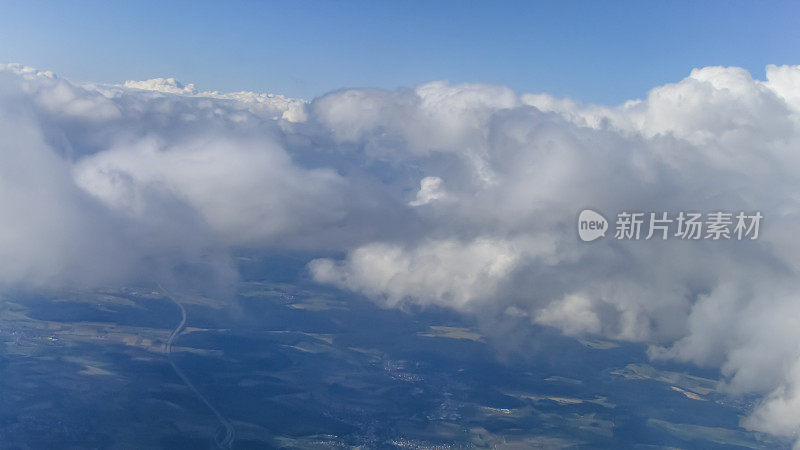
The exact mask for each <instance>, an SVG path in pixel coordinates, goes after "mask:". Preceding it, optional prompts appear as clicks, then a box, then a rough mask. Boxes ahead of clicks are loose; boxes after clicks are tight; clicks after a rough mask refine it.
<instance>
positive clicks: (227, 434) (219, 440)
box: [158, 283, 236, 449]
mask: <svg viewBox="0 0 800 450" xmlns="http://www.w3.org/2000/svg"><path fill="white" fill-rule="evenodd" d="M158 288H159V289H161V292H163V293H164V296H166V297H167V298H168V299H170V300H171V301H172V302H173V303H175V304H176V305H177V306H178V308H180V310H181V321H180V323H179V324H178V326H177V327H175V329H174V330H172V334H170V335H169V339H167V358H168V359H169V363H170V365H171V366H172V369H173V370H174V371H175V373H176V374H177V375H178V377H180V379H181V380H182V381H183V383H184V384H185V385H186V386H187V387H189V389H191V390H192V392H194V394H195V396H197V398H198V399H200V401H202V402H203V404H205V405H206V406H207V407H208V409H209V410H211V412H212V413H214V416H215V417H216V418H217V420H218V421H219V423H220V426H221V427H222V431H223V433H219V432H217V433H215V435H214V443H215V444H216V445H217V448H222V449H229V448H231V447H232V446H233V441H234V440H235V439H236V430H235V429H234V428H233V425H231V423H230V421H228V419H226V418H225V417H224V416H223V415H222V414H220V412H219V411H217V408H215V407H214V405H212V404H211V402H209V401H208V399H207V398H206V396H205V395H203V394H202V393H201V392H200V391H199V390H198V389H197V388H196V387H195V385H194V384H193V383H192V381H191V380H189V377H187V376H186V374H184V373H183V371H182V370H181V368H180V367H178V365H177V364H176V363H175V358H174V357H173V354H172V344H173V343H174V342H175V340H176V339H177V338H178V336H179V335H180V334H181V332H182V331H183V329H184V328H186V308H184V307H183V305H182V304H181V302H179V301H178V300H177V299H175V296H173V295H172V294H171V293H170V292H169V291H168V290H166V289H164V287H163V286H161V283H158Z"/></svg>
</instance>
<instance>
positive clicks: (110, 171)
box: [0, 65, 800, 435]
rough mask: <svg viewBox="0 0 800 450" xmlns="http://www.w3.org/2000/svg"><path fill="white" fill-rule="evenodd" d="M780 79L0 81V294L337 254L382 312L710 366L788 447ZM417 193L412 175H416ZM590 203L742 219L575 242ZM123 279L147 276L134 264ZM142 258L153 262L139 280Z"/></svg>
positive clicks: (796, 135)
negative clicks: (555, 335) (311, 84)
mask: <svg viewBox="0 0 800 450" xmlns="http://www.w3.org/2000/svg"><path fill="white" fill-rule="evenodd" d="M798 86H800V66H769V67H768V68H767V80H766V81H760V80H754V79H753V78H752V77H751V76H750V74H748V73H747V72H746V71H744V70H742V69H738V68H721V67H708V68H703V69H696V70H693V71H692V72H691V74H689V76H688V77H687V78H685V79H683V80H680V81H677V82H675V83H671V84H667V85H664V86H659V87H656V88H654V89H653V90H651V91H650V93H649V94H648V96H647V97H646V98H644V99H636V100H631V101H629V102H626V103H625V104H622V105H620V106H617V107H601V106H593V105H583V104H580V103H579V102H576V101H573V100H569V99H557V98H554V97H552V96H548V95H546V94H535V95H534V94H526V95H521V96H518V95H516V94H515V93H513V92H512V91H510V90H508V89H506V88H503V87H494V86H482V85H451V84H449V83H445V82H434V83H428V84H425V85H422V86H419V87H417V88H415V89H400V90H398V91H394V92H388V91H381V90H352V89H351V90H342V91H336V92H332V93H330V94H328V95H325V96H323V97H321V98H318V99H315V100H314V101H313V102H311V103H306V102H304V101H301V100H295V99H288V98H285V97H282V96H278V95H269V94H257V93H248V92H239V93H218V92H199V91H197V90H196V89H195V88H194V86H192V85H182V84H179V83H178V82H176V81H174V80H170V79H156V80H149V81H147V82H129V83H126V84H125V85H123V86H110V85H91V84H75V83H70V82H69V81H67V80H63V79H60V78H58V77H56V76H54V75H53V74H51V73H48V72H40V71H36V70H33V69H30V68H25V67H21V66H15V65H10V66H3V67H0V163H1V164H0V212H2V222H0V256H2V258H0V285H2V286H4V287H5V286H17V285H27V286H36V287H58V286H62V285H64V284H69V283H112V282H124V281H125V280H130V279H133V278H135V277H141V276H150V275H153V274H154V271H159V270H163V268H164V267H168V266H169V265H170V264H172V263H176V262H178V261H187V260H192V259H196V258H202V257H205V256H204V255H209V254H211V255H213V257H214V258H216V260H217V262H218V264H217V266H218V267H223V268H224V267H226V261H227V260H226V255H227V253H228V252H229V251H230V249H231V248H241V247H247V248H250V247H257V248H260V249H265V248H266V249H269V248H278V247H279V248H282V249H289V250H304V251H310V252H312V253H313V252H320V254H322V252H326V253H325V254H330V253H327V252H329V251H331V250H333V251H339V252H343V254H345V255H346V256H345V257H344V258H343V259H342V260H335V259H330V258H323V259H317V260H315V261H313V262H312V263H311V264H310V266H309V268H310V270H311V272H312V274H313V275H314V276H315V277H316V279H317V280H318V281H320V282H325V283H332V284H334V285H337V286H340V287H342V288H345V289H351V290H354V291H358V292H361V293H364V294H365V295H368V296H370V297H372V298H374V299H375V300H376V301H379V302H381V303H382V304H385V305H388V306H398V307H402V306H403V305H405V304H409V303H413V304H422V305H425V304H436V305H440V306H446V307H451V308H455V309H459V310H464V311H471V312H473V313H476V314H494V313H497V312H499V313H500V314H502V312H503V311H517V312H520V313H521V314H524V315H526V316H528V317H531V318H532V320H534V321H537V322H539V323H542V324H547V325H550V326H555V327H558V328H560V329H562V330H563V331H565V332H566V333H570V334H582V333H594V334H602V335H605V336H608V337H611V338H616V339H625V340H631V341H639V342H644V343H647V344H649V345H650V353H651V356H652V357H654V358H672V359H677V360H680V361H687V362H693V363H697V364H703V365H713V366H716V367H719V368H720V370H721V373H722V374H723V376H724V380H723V386H724V387H725V388H726V389H728V390H729V391H730V392H731V393H733V394H737V393H748V392H749V393H758V394H760V395H762V396H763V401H762V402H761V403H759V404H758V405H757V407H756V408H755V410H754V412H753V414H752V415H751V416H750V417H749V419H748V421H747V424H748V426H751V427H754V428H758V429H762V430H766V431H770V432H775V433H779V434H785V435H790V434H792V433H794V432H795V431H796V430H797V429H798V427H800V419H798V418H800V406H798V405H800V402H799V401H798V398H800V396H798V394H797V392H798V390H799V388H798V386H800V375H798V369H797V367H800V355H799V354H798V352H797V344H796V342H798V338H800V336H798V331H797V330H798V329H800V327H798V325H800V306H798V305H800V303H799V302H798V300H799V299H798V294H797V292H800V281H798V280H800V278H798V277H797V273H798V270H800V239H798V237H797V231H796V230H797V225H796V224H797V221H798V219H800V194H798V192H800V176H798V174H797V170H796V169H795V168H796V167H800V153H799V152H798V151H797V149H798V148H800V100H799V99H800V90H799V88H798ZM429 174H435V176H430V175H429ZM585 207H591V208H592V209H596V210H597V211H601V212H604V213H606V214H615V213H616V212H618V211H620V210H622V209H627V210H635V211H664V210H668V211H677V210H695V211H704V212H710V211H713V210H736V211H738V210H746V211H754V210H760V211H761V212H762V213H763V214H764V216H765V219H764V224H763V229H762V231H761V237H760V238H759V240H758V241H753V242H741V243H738V242H729V243H723V242H714V243H712V242H696V243H687V242H679V241H675V240H670V241H667V242H647V243H642V242H613V240H612V239H609V238H608V237H607V238H606V239H603V240H600V241H597V242H595V243H593V244H592V245H587V244H583V243H581V242H579V241H578V239H577V238H576V235H575V231H574V223H573V222H574V220H575V217H576V214H577V212H578V211H580V210H581V209H583V208H585ZM145 261H146V262H145ZM152 261H157V262H159V263H158V264H151V263H150V262H152Z"/></svg>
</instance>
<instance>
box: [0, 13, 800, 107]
mask: <svg viewBox="0 0 800 450" xmlns="http://www.w3.org/2000/svg"><path fill="white" fill-rule="evenodd" d="M0 62H19V63H22V64H26V65H30V66H34V67H37V68H40V69H50V70H54V71H55V72H57V73H58V74H60V75H62V76H64V77H67V78H70V79H73V80H77V81H100V82H121V81H124V80H127V79H147V78H153V77H159V76H164V77H170V76H172V77H176V78H178V79H179V80H182V81H184V82H193V83H195V84H196V85H197V86H198V88H200V89H210V90H214V89H216V90H224V91H229V90H242V89H247V90H256V91H263V92H275V93H283V94H286V95H290V96H297V97H304V98H312V97H314V96H317V95H320V94H322V93H325V92H327V91H330V90H333V89H337V88H341V87H382V88H390V89H392V88H396V87H398V86H413V85H416V84H419V83H423V82H427V81H432V80H440V79H446V80H450V81H452V82H481V83H490V84H502V85H506V86H509V87H511V88H513V89H514V90H516V91H518V92H548V93H551V94H554V95H559V96H569V97H572V98H576V99H580V100H583V101H585V102H593V103H604V104H615V103H619V102H622V101H624V100H626V99H630V98H637V97H641V96H643V95H645V94H646V92H647V90H648V89H649V88H651V87H653V86H656V85H659V84H663V83H665V82H671V81H677V80H679V79H681V78H683V77H684V76H686V75H687V74H688V73H689V71H690V70H691V69H692V68H693V67H700V66H708V65H735V66H740V67H744V68H746V69H748V70H750V71H751V73H753V75H754V76H756V77H763V70H764V66H765V65H766V64H770V63H773V64H800V7H798V6H797V5H796V4H794V5H793V4H792V3H789V2H738V1H725V2H683V1H659V2H625V1H621V2H602V1H586V2H515V1H509V2H465V1H426V2H381V1H363V2H362V1H352V2H334V1H330V2H321V1H298V2H291V1H281V2H230V3H222V2H204V1H195V2H165V3H164V4H162V3H161V2H99V1H98V2H95V1H77V2H30V1H25V2H22V1H19V2H17V1H12V2H6V1H3V2H0Z"/></svg>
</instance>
